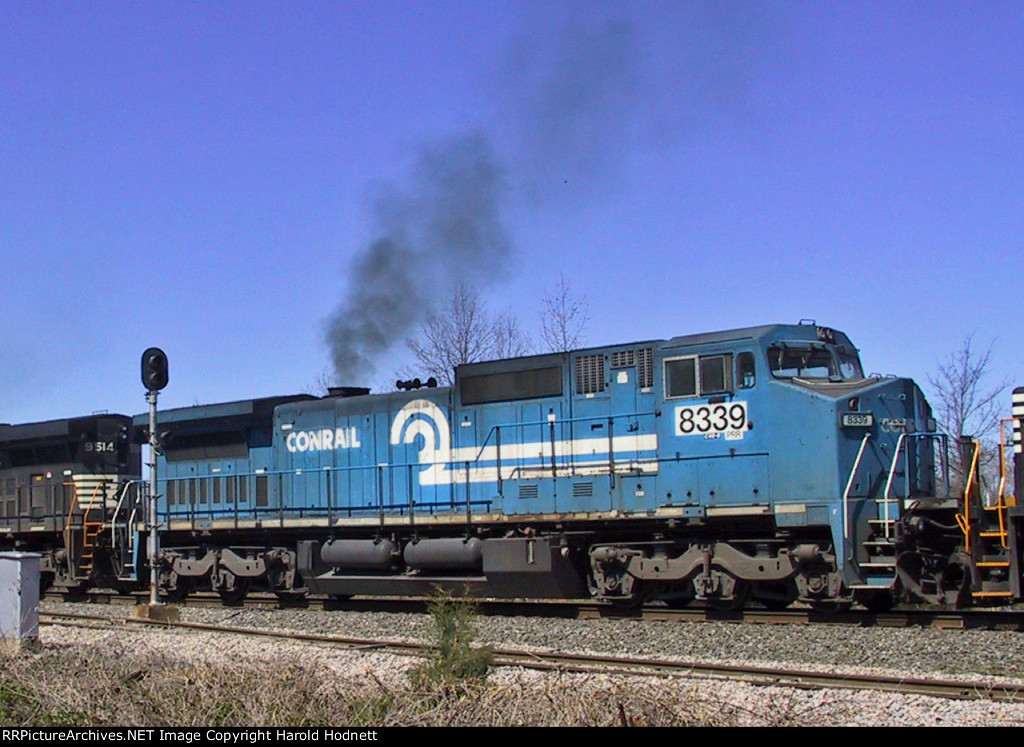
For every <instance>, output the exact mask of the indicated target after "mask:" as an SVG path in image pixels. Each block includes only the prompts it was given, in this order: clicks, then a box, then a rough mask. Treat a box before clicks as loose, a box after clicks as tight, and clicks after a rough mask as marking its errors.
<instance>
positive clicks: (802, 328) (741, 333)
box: [456, 323, 849, 376]
mask: <svg viewBox="0 0 1024 747" xmlns="http://www.w3.org/2000/svg"><path fill="white" fill-rule="evenodd" d="M818 329H822V327H821V326H820V325H817V324H806V323H805V324H765V325H761V326H759V327H740V328H737V329H729V330H722V331H719V332H701V333H698V334H692V335H679V336H677V337H671V338H669V339H667V340H640V341H633V342H623V343H617V344H612V345H596V346H593V347H589V348H580V349H577V350H572V351H568V352H566V353H540V354H537V355H528V356H522V357H520V358H509V359H504V360H494V361H479V362H477V363H463V364H462V365H460V366H457V367H456V370H457V372H458V374H459V375H460V376H468V375H475V374H481V373H490V372H493V371H498V370H499V369H500V370H515V369H517V368H528V367H532V366H533V365H536V364H538V363H541V362H543V361H544V360H545V359H549V360H550V361H551V363H552V365H554V364H555V362H556V361H557V360H558V359H559V356H565V355H569V354H570V353H571V354H573V355H575V354H586V353H596V352H599V351H602V350H609V349H612V348H637V347H658V348H676V347H686V346H690V345H707V344H711V343H715V342H731V341H734V340H753V339H757V338H760V337H765V336H768V335H773V334H779V333H785V335H786V336H787V337H788V338H789V339H791V340H792V339H807V340H817V339H818V337H817V330H818ZM833 331H834V332H835V334H836V336H837V337H841V338H842V339H846V340H847V341H848V339H849V338H847V337H846V335H845V334H844V333H842V332H839V331H838V330H833ZM840 341H841V340H840V339H837V342H840Z"/></svg>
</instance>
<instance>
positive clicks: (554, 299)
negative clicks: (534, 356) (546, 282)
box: [540, 273, 590, 353]
mask: <svg viewBox="0 0 1024 747" xmlns="http://www.w3.org/2000/svg"><path fill="white" fill-rule="evenodd" d="M589 321H590V308H589V304H588V303H587V299H586V298H585V297H583V296H578V295H576V294H575V293H573V290H572V283H570V282H569V281H568V280H566V278H565V275H563V274H561V273H559V275H558V282H557V283H556V284H555V287H554V288H553V289H552V290H551V291H550V292H548V293H547V294H545V296H544V309H543V311H542V312H541V322H540V338H541V343H542V344H543V345H544V348H545V349H546V350H548V351H549V352H552V353H563V352H565V351H567V350H573V349H574V348H578V347H579V346H580V343H581V342H582V341H583V332H584V330H585V329H586V327H587V323H588V322H589Z"/></svg>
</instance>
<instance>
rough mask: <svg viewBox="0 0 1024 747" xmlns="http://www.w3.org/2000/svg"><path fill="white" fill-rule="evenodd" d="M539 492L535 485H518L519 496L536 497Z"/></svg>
mask: <svg viewBox="0 0 1024 747" xmlns="http://www.w3.org/2000/svg"><path fill="white" fill-rule="evenodd" d="M539 494H540V493H539V492H538V489H537V486H536V485H520V486H519V497H520V498H524V499H525V498H536V497H537V496H538V495H539Z"/></svg>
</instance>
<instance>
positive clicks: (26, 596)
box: [0, 552, 42, 648]
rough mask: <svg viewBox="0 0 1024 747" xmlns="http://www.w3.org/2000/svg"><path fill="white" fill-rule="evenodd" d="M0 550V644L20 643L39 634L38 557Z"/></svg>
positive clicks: (35, 554)
mask: <svg viewBox="0 0 1024 747" xmlns="http://www.w3.org/2000/svg"><path fill="white" fill-rule="evenodd" d="M41 557H42V556H41V555H39V554H37V553H33V552H0V645H4V646H7V647H11V646H13V647H15V648H18V647H21V646H22V645H24V644H29V643H33V642H35V640H36V639H37V638H38V637H39V559H40V558H41Z"/></svg>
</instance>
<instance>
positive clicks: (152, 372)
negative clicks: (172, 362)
mask: <svg viewBox="0 0 1024 747" xmlns="http://www.w3.org/2000/svg"><path fill="white" fill-rule="evenodd" d="M168 378H169V377H168V373H167V354H166V353H164V351H163V350H161V349H160V348H147V349H146V352H145V353H143V354H142V385H143V386H144V387H146V389H148V390H149V391H151V392H156V391H159V390H160V389H163V388H164V387H165V386H167V381H168Z"/></svg>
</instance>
